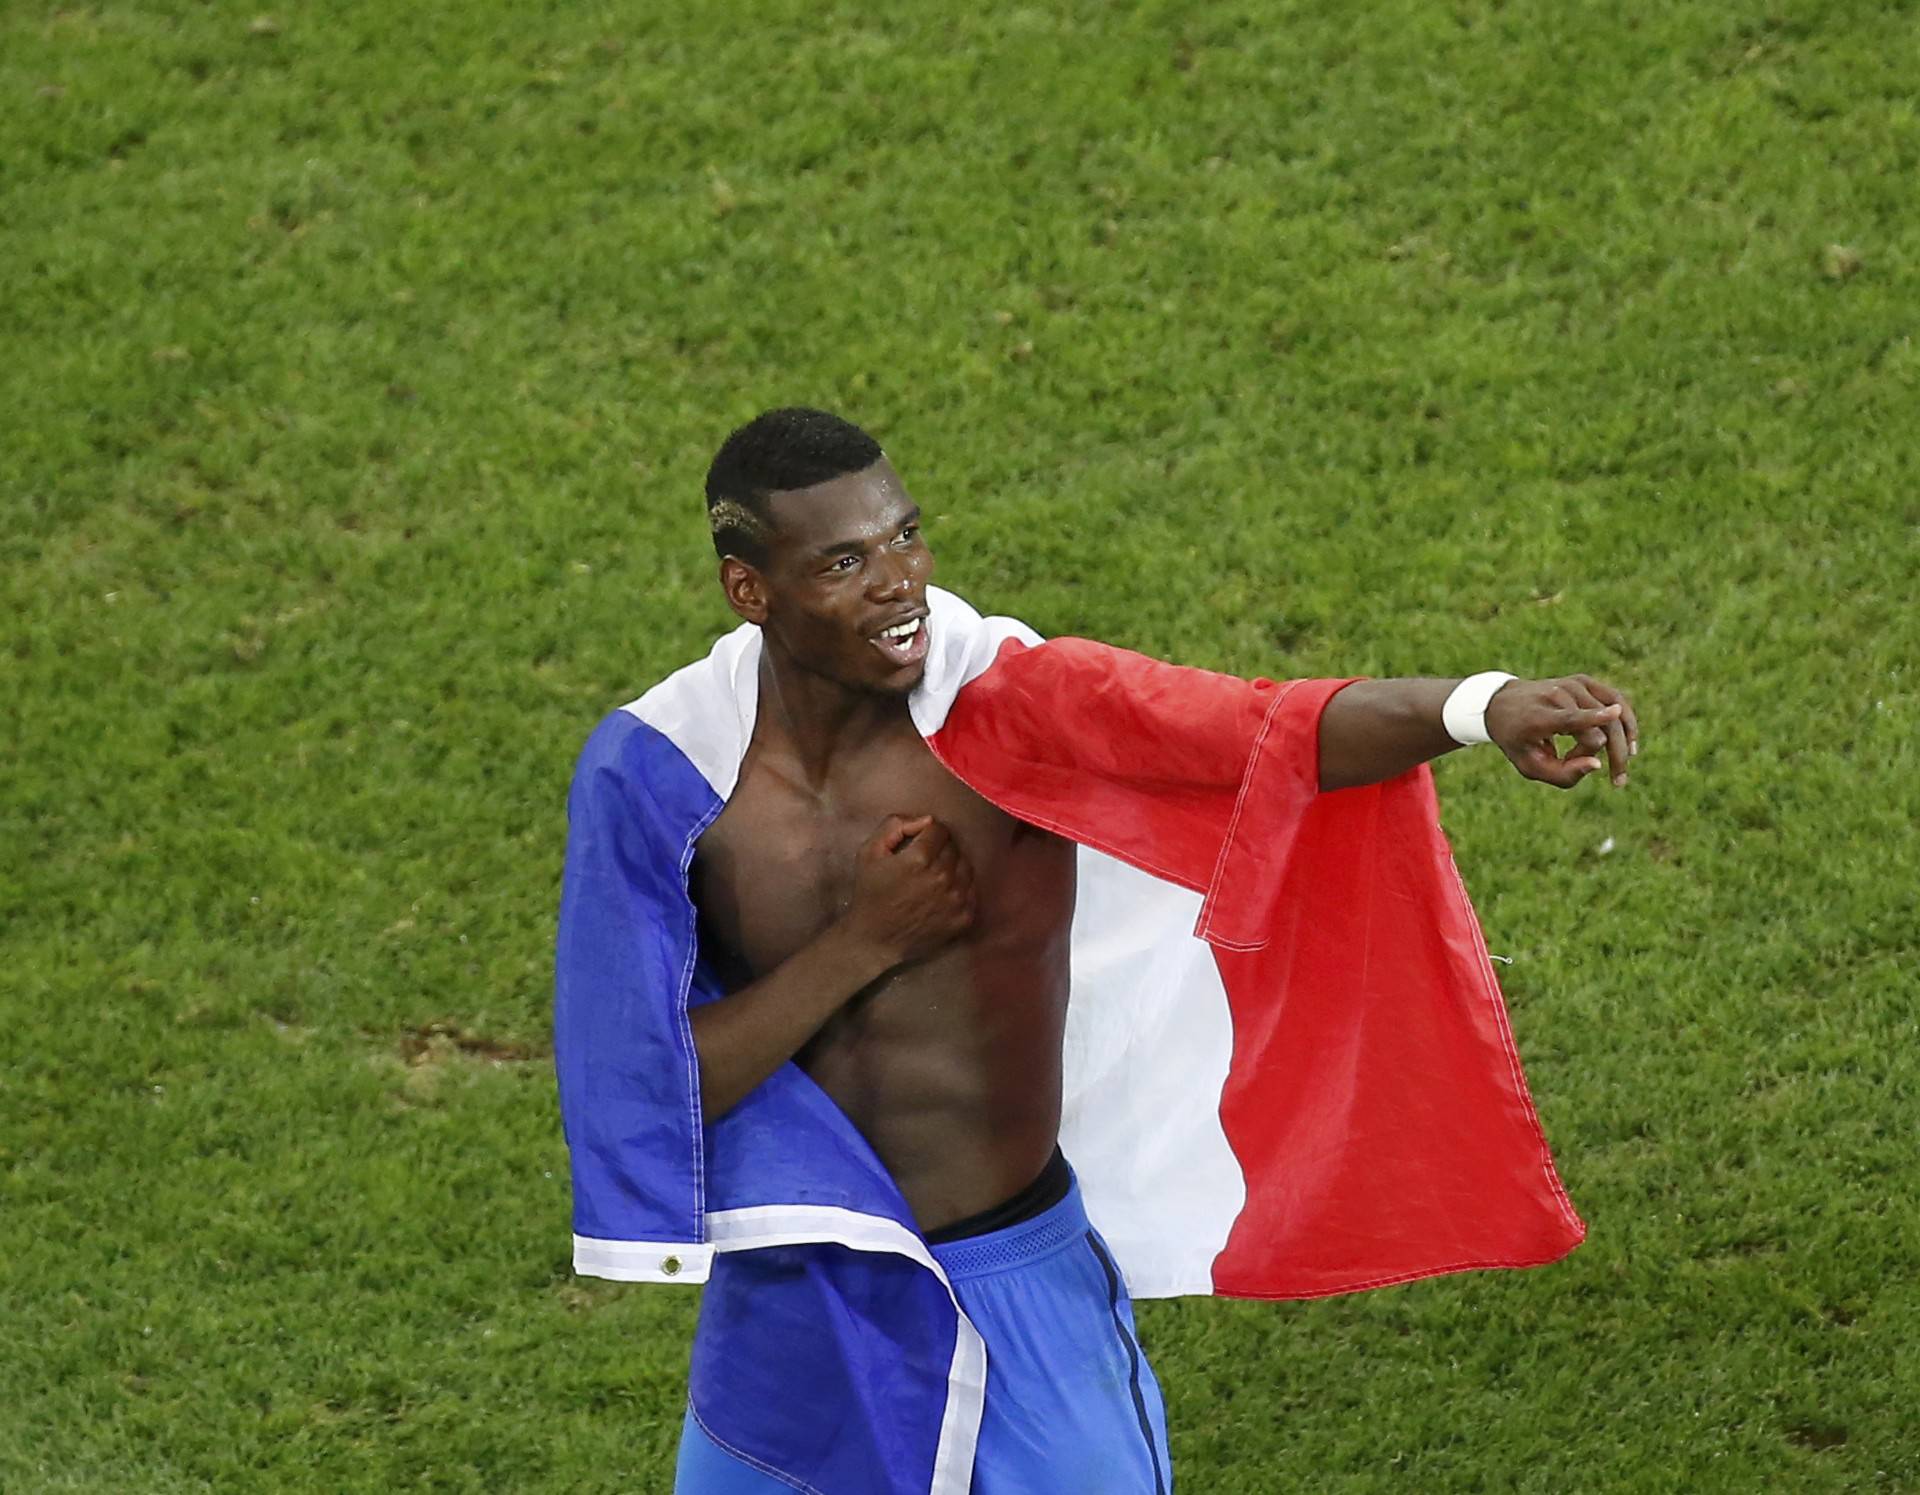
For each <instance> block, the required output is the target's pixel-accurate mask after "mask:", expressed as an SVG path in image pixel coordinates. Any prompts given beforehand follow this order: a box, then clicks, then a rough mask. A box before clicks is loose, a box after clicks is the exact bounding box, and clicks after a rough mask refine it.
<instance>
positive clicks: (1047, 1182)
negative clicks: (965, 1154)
mask: <svg viewBox="0 0 1920 1495" xmlns="http://www.w3.org/2000/svg"><path fill="white" fill-rule="evenodd" d="M1072 1186H1073V1170H1072V1169H1071V1168H1069V1167H1068V1166H1067V1159H1066V1156H1065V1154H1063V1153H1062V1152H1061V1151H1060V1149H1059V1148H1058V1147H1057V1146H1056V1147H1055V1148H1054V1149H1053V1156H1052V1157H1050V1158H1048V1159H1047V1166H1046V1167H1044V1168H1042V1169H1041V1170H1040V1176H1039V1177H1038V1178H1036V1179H1035V1180H1034V1181H1033V1182H1032V1183H1030V1184H1028V1185H1027V1186H1026V1187H1025V1188H1024V1189H1022V1190H1021V1191H1020V1192H1019V1193H1018V1194H1015V1195H1014V1196H1013V1197H1012V1198H1011V1199H1003V1200H1002V1201H1001V1202H1000V1203H998V1204H996V1205H995V1206H994V1207H993V1208H992V1209H984V1210H981V1211H980V1213H979V1214H977V1215H968V1216H967V1217H966V1218H965V1219H964V1220H955V1221H954V1222H953V1223H952V1224H951V1225H942V1226H941V1227H940V1228H939V1229H938V1230H934V1231H929V1232H928V1233H927V1244H928V1245H931V1246H943V1245H945V1244H947V1243H948V1242H949V1241H963V1240H966V1239H967V1238H968V1237H969V1236H976V1235H988V1234H990V1233H992V1232H993V1231H996V1230H1005V1229H1006V1228H1007V1227H1008V1226H1009V1225H1018V1224H1020V1223H1021V1222H1022V1221H1023V1220H1031V1219H1032V1218H1033V1217H1034V1216H1035V1215H1040V1214H1045V1213H1046V1212H1047V1211H1048V1210H1050V1209H1052V1208H1053V1207H1054V1206H1055V1205H1056V1204H1058V1203H1059V1202H1060V1201H1061V1200H1062V1199H1065V1198H1066V1197H1067V1190H1068V1189H1069V1188H1071V1187H1072Z"/></svg>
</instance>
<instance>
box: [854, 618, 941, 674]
mask: <svg viewBox="0 0 1920 1495" xmlns="http://www.w3.org/2000/svg"><path fill="white" fill-rule="evenodd" d="M868 642H869V643H871V644H872V645H873V647H874V648H876V649H878V650H879V651H880V652H881V653H882V654H884V655H886V656H887V658H888V659H889V660H891V661H892V662H893V663H894V664H895V665H909V664H918V663H919V662H920V661H921V660H923V659H925V658H926V657H927V620H926V619H925V618H908V619H907V620H906V621H905V622H901V623H895V624H894V625H893V626H892V627H890V628H883V629H881V630H880V631H879V632H878V633H876V634H875V635H874V636H873V637H872V638H871V639H870V640H868Z"/></svg>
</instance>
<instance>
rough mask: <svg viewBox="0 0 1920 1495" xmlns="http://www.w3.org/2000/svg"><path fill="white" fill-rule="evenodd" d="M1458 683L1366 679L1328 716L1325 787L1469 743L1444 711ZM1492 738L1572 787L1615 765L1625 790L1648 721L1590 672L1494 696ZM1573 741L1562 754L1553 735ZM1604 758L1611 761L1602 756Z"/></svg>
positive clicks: (1372, 776)
mask: <svg viewBox="0 0 1920 1495" xmlns="http://www.w3.org/2000/svg"><path fill="white" fill-rule="evenodd" d="M1459 684H1460V682H1459V681H1458V680H1358V681H1355V682H1354V683H1353V684H1352V685H1349V686H1348V687H1347V688H1346V689H1345V690H1343V691H1341V692H1340V693H1339V694H1338V695H1336V696H1335V697H1334V698H1333V699H1332V700H1331V701H1329V702H1327V706H1326V710H1325V711H1323V712H1322V713H1321V716H1320V787H1321V788H1322V789H1323V790H1324V789H1351V788H1354V787H1356V786H1358V785H1361V784H1377V783H1379V782H1381V781H1382V780H1383V779H1391V778H1393V777H1395V776H1396V775H1398V774H1403V773H1405V772H1406V771H1407V770H1408V769H1410V768H1413V767H1416V766H1417V765H1419V764H1421V763H1425V762H1427V761H1428V760H1429V759H1432V758H1438V757H1439V756H1440V755H1441V754H1442V753H1450V752H1452V751H1453V750H1454V749H1455V748H1457V747H1459V746H1461V744H1460V743H1459V742H1458V741H1456V740H1455V739H1454V738H1453V736H1452V735H1451V734H1450V733H1449V732H1448V731H1447V728H1446V726H1445V724H1444V722H1443V719H1442V715H1441V712H1442V709H1443V708H1444V707H1445V705H1446V701H1447V697H1448V696H1449V695H1451V694H1452V693H1453V690H1454V687H1455V686H1457V685H1459ZM1486 729H1487V735H1488V736H1489V737H1491V738H1492V739H1493V741H1494V742H1495V743H1497V744H1498V745H1499V747H1500V750H1501V751H1502V752H1503V753H1505V754H1506V755H1507V758H1508V760H1509V761H1510V762H1511V763H1512V764H1513V766H1514V767H1515V768H1517V769H1518V770H1519V771H1520V772H1521V773H1522V774H1523V775H1525V776H1526V777H1527V778H1530V779H1538V780H1539V781H1540V782H1541V783H1543V784H1552V785H1554V786H1555V787H1556V788H1560V789H1571V788H1572V787H1573V786H1574V785H1575V784H1577V783H1579V782H1580V780H1582V779H1584V778H1585V777H1586V776H1587V775H1588V774H1590V773H1593V772H1595V771H1596V770H1598V769H1600V768H1601V767H1603V766H1604V767H1607V768H1608V769H1609V771H1610V773H1611V776H1612V779H1613V782H1614V785H1615V786H1616V787H1625V785H1626V782H1627V760H1628V759H1629V758H1631V757H1632V756H1633V755H1634V754H1635V753H1637V752H1639V751H1640V726H1639V722H1638V721H1637V720H1636V719H1635V717H1634V714H1633V704H1632V702H1630V701H1629V700H1628V699H1627V697H1626V695H1625V693H1624V692H1622V691H1619V690H1616V689H1615V688H1614V687H1613V686H1611V685H1608V684H1606V683H1605V682H1604V681H1600V680H1595V679H1594V678H1593V677H1592V676H1591V675H1563V676H1561V677H1560V678H1559V679H1558V680H1509V681H1508V682H1507V683H1506V684H1505V685H1502V686H1501V687H1500V688H1499V689H1498V690H1497V691H1495V692H1494V694H1493V697H1492V699H1491V700H1489V701H1488V702H1487V709H1486ZM1557 737H1567V738H1571V739H1572V740H1573V746H1572V747H1571V748H1569V749H1568V750H1567V752H1566V754H1565V756H1562V755H1561V753H1560V752H1559V750H1558V749H1557V747H1556V746H1555V742H1554V739H1555V738H1557ZM1603 754H1604V755H1605V756H1604V759H1603V757H1602V755H1603Z"/></svg>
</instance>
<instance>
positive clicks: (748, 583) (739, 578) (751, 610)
mask: <svg viewBox="0 0 1920 1495" xmlns="http://www.w3.org/2000/svg"><path fill="white" fill-rule="evenodd" d="M720 590H721V591H723V592H725V593H726V594H727V606H728V607H730V608H732V609H733V610H734V612H735V613H737V614H738V615H739V616H740V617H742V618H744V619H746V620H747V622H749V623H764V622H766V621H767V581H766V578H765V577H764V576H762V575H761V574H760V572H759V571H758V570H757V569H756V568H755V567H754V566H753V565H752V564H751V563H750V562H747V561H743V560H741V559H740V557H739V556H737V555H730V556H725V557H723V558H722V559H721V562H720Z"/></svg>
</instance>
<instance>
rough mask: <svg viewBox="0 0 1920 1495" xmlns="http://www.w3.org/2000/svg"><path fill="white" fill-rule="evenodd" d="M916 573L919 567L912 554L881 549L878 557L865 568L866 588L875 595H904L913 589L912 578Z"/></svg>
mask: <svg viewBox="0 0 1920 1495" xmlns="http://www.w3.org/2000/svg"><path fill="white" fill-rule="evenodd" d="M918 574H919V568H918V567H916V566H915V565H914V563H913V557H912V556H908V555H896V554H894V553H893V552H892V551H883V552H882V553H881V556H880V559H879V560H877V561H876V562H874V564H873V565H872V566H870V567H868V569H867V589H868V591H869V592H871V593H872V595H874V596H875V597H892V596H894V595H896V594H899V595H905V594H907V593H910V592H911V591H912V590H913V579H914V577H915V576H916V575H918Z"/></svg>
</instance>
